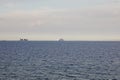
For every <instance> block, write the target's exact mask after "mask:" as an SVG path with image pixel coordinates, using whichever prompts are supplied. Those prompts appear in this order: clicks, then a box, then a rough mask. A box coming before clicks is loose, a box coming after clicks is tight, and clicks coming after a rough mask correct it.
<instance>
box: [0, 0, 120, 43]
mask: <svg viewBox="0 0 120 80" xmlns="http://www.w3.org/2000/svg"><path fill="white" fill-rule="evenodd" d="M20 38H27V39H29V40H58V39H59V38H63V39H65V40H95V41H96V40H100V41H101V40H102V41H104V40H105V41H106V40H110V41H111V40H112V41H114V40H115V41H120V0H0V40H19V39H20Z"/></svg>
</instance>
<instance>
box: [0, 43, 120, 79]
mask: <svg viewBox="0 0 120 80" xmlns="http://www.w3.org/2000/svg"><path fill="white" fill-rule="evenodd" d="M112 79H113V80H120V42H82V41H81V42H79V41H78V42H77V41H76V42H75V41H63V42H57V41H26V42H25V41H23V42H22V41H0V80H112Z"/></svg>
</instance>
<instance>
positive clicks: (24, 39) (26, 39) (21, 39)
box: [20, 39, 28, 41]
mask: <svg viewBox="0 0 120 80" xmlns="http://www.w3.org/2000/svg"><path fill="white" fill-rule="evenodd" d="M20 41H28V39H20Z"/></svg>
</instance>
